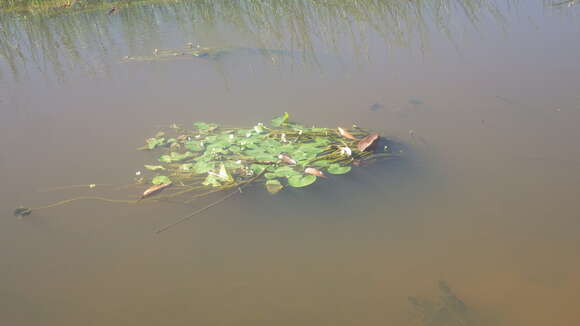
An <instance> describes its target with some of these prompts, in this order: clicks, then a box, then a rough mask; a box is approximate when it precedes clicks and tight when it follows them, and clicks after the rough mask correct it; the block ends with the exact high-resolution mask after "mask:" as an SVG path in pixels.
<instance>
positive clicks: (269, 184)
mask: <svg viewBox="0 0 580 326" xmlns="http://www.w3.org/2000/svg"><path fill="white" fill-rule="evenodd" d="M282 188H284V186H282V184H281V183H280V181H278V180H268V181H266V190H268V192H269V193H271V194H276V193H278V192H279V191H280V190H282Z"/></svg>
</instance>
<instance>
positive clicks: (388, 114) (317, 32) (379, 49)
mask: <svg viewBox="0 0 580 326" xmlns="http://www.w3.org/2000/svg"><path fill="white" fill-rule="evenodd" d="M577 8H578V6H568V5H560V6H556V7H553V6H551V5H550V4H549V3H547V2H543V1H537V2H533V3H532V2H529V1H525V2H524V1H486V0H471V1H468V0H457V1H451V0H449V1H444V0H441V1H429V2H428V1H356V2H352V1H344V2H343V1H316V2H311V1H268V2H258V1H235V2H234V1H175V2H174V1H171V2H167V3H161V2H143V1H139V2H131V3H130V4H128V5H126V6H121V7H119V9H118V11H117V12H116V13H115V14H112V15H107V11H106V10H77V11H74V12H73V13H71V14H67V15H64V14H60V11H55V12H39V13H34V14H31V13H26V14H24V13H15V12H6V11H4V12H2V13H0V25H1V29H0V51H1V52H0V55H1V59H0V60H1V61H0V67H1V70H0V71H1V72H2V74H3V75H2V77H1V78H2V79H0V112H1V113H0V148H2V151H0V171H4V172H5V173H3V174H2V181H3V185H2V187H0V207H1V208H2V212H4V213H3V214H2V218H1V219H0V257H1V258H2V268H1V269H0V316H1V317H2V318H1V319H2V321H4V322H5V323H6V322H7V323H9V324H13V325H71V324H75V325H140V326H143V325H185V324H192V325H273V324H275V325H285V324H287V325H297V324H299V325H321V324H332V325H531V326H536V325H537V326H543V325H576V324H578V322H579V321H580V315H579V313H578V309H577V307H578V306H579V305H580V301H579V299H578V296H577V293H578V291H580V278H579V276H578V275H580V273H579V272H580V264H579V263H578V261H579V260H578V249H579V247H578V240H577V239H578V232H579V231H580V224H579V220H578V213H577V212H578V211H579V209H580V207H579V206H578V200H577V197H578V194H579V192H580V190H579V188H578V185H579V184H580V173H578V172H579V169H580V164H579V162H580V149H579V147H578V146H577V139H580V129H579V128H578V125H579V124H580V97H578V85H579V84H580V83H579V76H580V66H579V65H578V57H579V55H580V44H579V43H578V42H577V35H578V33H579V32H580V24H579V23H578V20H577V15H578V9H577ZM188 42H192V43H193V44H192V45H193V47H194V48H197V47H196V45H197V43H199V44H200V46H201V47H206V46H207V47H215V48H228V49H229V48H245V49H255V50H257V52H258V53H257V54H255V53H246V54H241V55H238V54H235V55H229V56H223V57H219V58H218V59H216V60H207V59H208V58H205V59H204V58H191V59H187V60H165V61H159V62H156V61H155V62H131V63H127V64H123V63H121V61H122V58H123V57H124V56H133V57H152V56H154V49H156V48H157V49H159V50H158V51H162V50H164V49H183V48H184V46H185V45H186V43H188ZM260 49H270V50H284V51H288V53H290V54H291V55H290V56H289V57H288V58H286V56H280V57H279V58H276V59H275V60H272V59H271V56H270V55H271V51H269V52H268V53H266V55H264V53H260ZM162 53H164V52H162ZM198 59H199V60H198ZM87 72H88V73H87ZM216 72H217V73H216ZM285 111H288V112H290V113H291V114H292V117H293V120H296V121H299V122H304V123H312V124H315V125H317V126H325V127H334V126H339V125H341V126H346V125H349V124H352V123H356V124H357V125H360V126H363V127H365V128H369V129H373V130H376V131H378V132H380V133H381V135H384V136H386V137H387V138H388V139H391V140H395V141H397V142H400V144H401V145H400V146H401V147H402V149H403V150H404V152H405V155H404V159H401V160H394V161H388V162H386V163H385V164H384V165H374V166H369V167H366V168H359V169H355V170H354V171H353V172H352V173H349V174H347V175H344V176H341V177H334V178H329V179H328V180H323V181H322V182H320V183H319V184H316V185H315V186H314V187H313V188H311V189H306V190H297V189H294V190H291V191H284V192H281V193H279V194H278V195H276V196H271V195H269V194H268V193H266V192H265V191H263V189H261V187H256V188H249V189H247V190H245V191H244V193H243V194H240V195H239V196H236V197H234V198H232V199H231V200H228V201H227V202H224V203H223V205H219V206H217V207H214V208H212V209H211V210H208V211H207V212H205V213H204V214H203V215H200V216H198V217H196V218H195V219H192V220H190V221H188V222H187V223H183V224H180V225H179V227H176V228H174V229H171V230H170V231H168V232H165V233H163V234H162V235H160V236H156V235H155V234H154V232H155V230H156V229H157V228H159V227H161V226H163V225H166V224H167V223H170V222H172V221H175V219H176V218H179V217H181V216H185V215H187V214H189V213H191V211H192V210H194V209H196V208H199V207H201V206H203V205H204V204H206V202H198V203H194V204H193V205H192V206H184V205H173V204H170V203H163V204H160V203H153V202H149V203H142V204H139V205H124V204H113V203H101V202H91V201H83V202H75V203H71V204H70V205H68V206H62V207H57V208H54V209H47V210H45V211H42V212H40V213H39V214H33V215H30V216H28V217H26V218H24V219H21V220H17V219H15V218H14V217H13V216H11V213H12V210H13V209H14V207H16V206H18V205H19V204H24V205H30V206H41V205H43V204H46V203H49V202H53V201H57V200H61V199H63V198H68V197H72V196H77V195H98V196H106V197H114V198H136V197H138V195H139V191H138V190H139V189H136V188H135V187H132V186H131V185H130V184H131V183H132V181H133V179H134V177H135V173H136V171H138V170H141V169H142V165H143V163H150V162H151V160H154V159H155V157H153V156H150V155H149V154H148V153H145V152H142V151H137V150H135V148H136V147H138V146H139V145H141V144H143V140H144V139H145V138H146V137H148V136H149V135H151V134H153V133H154V132H155V130H156V129H157V126H159V125H168V124H171V123H177V124H187V125H189V124H190V123H191V122H193V121H208V122H211V121H215V122H218V123H221V124H224V125H232V126H247V125H253V124H255V123H256V122H257V121H263V122H265V121H264V120H267V119H269V118H271V117H272V116H276V115H278V114H280V113H281V112H285ZM92 183H95V184H98V186H97V187H95V188H89V187H86V188H64V189H54V188H55V187H57V188H58V187H59V186H66V185H78V184H87V185H88V184H92ZM125 184H129V185H128V186H124V185H125ZM110 185H112V186H110ZM47 189H50V191H37V190H47ZM141 190H142V189H141ZM440 280H445V282H444V283H438V282H439V281H440ZM410 297H411V298H413V299H412V300H409V298H410Z"/></svg>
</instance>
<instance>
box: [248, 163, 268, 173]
mask: <svg viewBox="0 0 580 326" xmlns="http://www.w3.org/2000/svg"><path fill="white" fill-rule="evenodd" d="M266 167H267V165H264V164H251V165H250V170H252V171H254V173H256V174H259V173H262V171H264V169H265V168H266Z"/></svg>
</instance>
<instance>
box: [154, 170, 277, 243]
mask: <svg viewBox="0 0 580 326" xmlns="http://www.w3.org/2000/svg"><path fill="white" fill-rule="evenodd" d="M264 173H266V168H264V170H262V172H260V173H259V174H257V175H256V176H255V177H253V178H252V179H250V180H248V181H246V182H244V183H243V184H242V185H240V186H239V187H237V189H236V190H234V191H232V192H230V193H229V194H227V195H225V196H223V197H222V198H220V199H218V200H216V201H214V202H213V203H211V204H209V205H207V206H204V207H202V208H200V209H198V210H196V211H195V212H193V213H191V214H188V215H186V216H184V217H182V218H180V219H179V220H177V221H175V222H173V223H170V224H167V225H166V226H164V227H162V228H160V229H159V230H157V231H155V233H156V234H159V233H161V232H163V231H166V230H168V229H170V228H172V227H174V226H176V225H177V224H180V223H182V222H185V221H187V220H189V219H191V218H193V217H194V216H196V215H198V214H200V213H202V212H205V211H206V210H208V209H210V208H212V207H214V206H216V205H218V204H221V203H223V202H224V201H226V200H227V199H229V198H231V197H233V196H234V195H235V194H237V193H241V192H242V189H244V188H245V187H246V186H248V185H250V184H251V183H252V182H254V181H256V180H258V179H259V178H260V177H261V176H262V175H264Z"/></svg>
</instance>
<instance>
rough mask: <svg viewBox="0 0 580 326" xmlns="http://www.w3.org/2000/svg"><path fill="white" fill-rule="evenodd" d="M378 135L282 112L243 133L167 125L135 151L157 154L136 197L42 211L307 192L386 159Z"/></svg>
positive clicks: (240, 130)
mask: <svg viewBox="0 0 580 326" xmlns="http://www.w3.org/2000/svg"><path fill="white" fill-rule="evenodd" d="M379 138H380V137H379V135H378V134H377V133H369V132H368V131H365V130H363V129H361V128H359V127H356V126H353V128H351V129H350V130H347V129H344V128H340V127H338V128H336V129H335V128H321V127H306V126H304V125H301V124H298V123H295V122H291V121H290V120H289V115H288V113H284V114H283V115H281V116H279V117H276V118H274V119H272V120H271V121H270V123H269V124H267V125H266V124H263V123H257V124H256V125H255V126H251V127H247V128H231V127H224V126H220V125H218V124H216V123H206V122H195V123H193V124H192V125H191V127H189V128H188V127H183V126H177V125H175V124H173V125H171V126H170V127H169V128H166V130H162V131H159V132H158V133H157V134H156V135H155V136H154V137H151V138H148V139H146V141H145V145H144V146H142V147H139V149H140V150H144V151H150V152H154V153H156V154H157V155H156V157H153V158H152V160H153V162H147V163H148V164H144V165H143V167H144V169H145V171H147V172H146V173H144V174H143V175H142V173H141V172H140V171H139V172H138V176H139V178H138V181H139V183H145V184H148V188H146V189H145V191H144V192H143V193H142V194H141V196H140V198H139V199H137V200H133V201H131V200H113V199H106V198H101V197H77V198H71V199H68V200H64V201H61V202H58V203H55V204H51V205H48V206H45V207H43V208H48V207H55V206H59V205H62V204H65V203H69V202H71V201H75V200H79V199H94V200H103V201H109V202H126V203H138V202H141V201H147V200H171V201H175V200H176V199H177V200H179V201H180V202H182V203H189V202H191V201H193V200H195V199H197V198H201V197H205V196H208V195H210V194H213V193H217V192H221V191H226V190H229V189H233V192H230V193H229V194H227V195H226V196H225V197H223V198H222V199H220V200H219V201H218V202H221V201H223V200H225V198H229V197H231V196H233V194H235V193H237V192H241V190H242V189H243V188H244V187H246V186H248V185H251V184H263V185H264V187H265V189H266V190H267V191H268V192H269V193H271V194H277V193H279V192H281V191H283V190H284V189H285V188H287V187H291V188H304V187H308V186H310V185H312V184H314V183H316V182H317V181H318V180H319V179H320V178H327V175H342V174H345V173H349V172H350V171H351V170H352V167H353V166H360V165H361V162H362V161H366V160H369V159H371V158H372V159H373V160H374V159H378V158H385V157H391V156H393V155H392V154H391V153H389V152H386V151H385V152H382V153H376V152H375V151H374V147H375V145H376V143H377V141H378V140H379ZM216 203H217V202H214V203H213V204H211V205H210V207H211V206H213V205H215V204H216ZM207 208H209V207H206V208H205V209H207ZM32 210H34V209H30V208H26V207H19V208H18V209H16V210H15V211H14V214H15V215H17V216H26V215H29V214H30V213H31V212H32ZM202 211H203V209H202ZM199 212H200V211H199V210H198V211H196V212H194V214H197V213H199ZM191 216H193V214H192V215H188V216H187V217H186V218H189V217H191ZM182 220H183V219H182ZM182 220H179V221H182ZM179 221H178V222H179ZM165 229H166V228H163V229H162V230H165ZM162 230H160V231H162Z"/></svg>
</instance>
